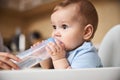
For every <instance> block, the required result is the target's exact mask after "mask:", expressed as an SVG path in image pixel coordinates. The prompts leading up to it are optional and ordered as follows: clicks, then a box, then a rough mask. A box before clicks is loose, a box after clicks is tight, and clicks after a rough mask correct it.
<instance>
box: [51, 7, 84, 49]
mask: <svg viewBox="0 0 120 80" xmlns="http://www.w3.org/2000/svg"><path fill="white" fill-rule="evenodd" d="M51 22H52V27H53V32H52V37H54V38H57V39H58V40H60V41H61V42H63V43H64V45H65V48H66V49H67V50H72V49H75V48H76V47H78V46H79V45H81V44H82V42H83V35H84V28H82V26H81V25H80V23H81V21H80V16H78V15H77V13H76V7H73V6H72V7H70V6H69V7H67V8H61V9H59V10H57V11H55V12H54V13H53V14H52V15H51Z"/></svg>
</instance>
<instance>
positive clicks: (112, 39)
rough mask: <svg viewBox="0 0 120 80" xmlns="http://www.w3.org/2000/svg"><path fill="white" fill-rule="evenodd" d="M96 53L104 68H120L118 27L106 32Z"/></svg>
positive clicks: (119, 28) (119, 30)
mask: <svg viewBox="0 0 120 80" xmlns="http://www.w3.org/2000/svg"><path fill="white" fill-rule="evenodd" d="M98 53H99V55H100V57H101V60H102V63H103V66H104V67H120V25H116V26H114V27H113V28H112V29H110V30H109V31H108V32H107V34H106V35H105V37H104V38H103V41H102V43H101V45H100V48H99V51H98Z"/></svg>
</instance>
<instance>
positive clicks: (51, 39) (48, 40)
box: [47, 37, 55, 42]
mask: <svg viewBox="0 0 120 80" xmlns="http://www.w3.org/2000/svg"><path fill="white" fill-rule="evenodd" d="M47 42H55V40H54V38H52V37H51V38H48V39H47Z"/></svg>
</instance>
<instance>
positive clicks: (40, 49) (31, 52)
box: [16, 38, 55, 69]
mask: <svg viewBox="0 0 120 80" xmlns="http://www.w3.org/2000/svg"><path fill="white" fill-rule="evenodd" d="M48 42H55V41H54V39H53V38H48V39H47V40H45V41H44V42H42V43H40V44H39V45H37V46H35V47H33V48H30V49H28V50H25V51H24V52H22V53H19V54H18V55H17V56H18V57H19V58H20V59H22V61H20V62H17V63H16V64H17V65H18V66H19V67H20V68H21V69H24V68H30V67H32V66H34V65H36V64H37V63H39V62H40V61H42V60H45V59H47V58H49V57H50V56H49V54H48V53H47V51H46V49H45V47H46V44H47V43H48Z"/></svg>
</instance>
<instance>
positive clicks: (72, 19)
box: [40, 0, 102, 69]
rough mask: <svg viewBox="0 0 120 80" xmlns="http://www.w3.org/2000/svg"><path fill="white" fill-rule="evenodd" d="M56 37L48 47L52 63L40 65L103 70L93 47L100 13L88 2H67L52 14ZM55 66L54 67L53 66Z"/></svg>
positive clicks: (54, 35) (56, 8)
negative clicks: (98, 68)
mask: <svg viewBox="0 0 120 80" xmlns="http://www.w3.org/2000/svg"><path fill="white" fill-rule="evenodd" d="M51 23H52V27H53V32H52V37H53V38H55V43H53V42H50V43H49V44H48V46H47V47H46V49H47V52H48V53H49V54H50V56H51V60H50V59H48V60H46V61H43V62H40V65H41V67H42V68H52V67H51V66H52V65H53V68H55V69H79V68H97V67H102V64H101V60H100V58H99V56H98V54H97V50H96V48H95V47H94V46H93V44H92V42H91V39H92V38H93V37H94V34H95V31H96V29H97V25H98V14H97V12H96V9H95V7H94V6H93V4H92V3H91V2H90V1H88V0H64V1H62V2H61V3H60V4H59V5H57V6H56V7H55V8H54V12H53V14H52V15H51ZM51 64H52V65H51Z"/></svg>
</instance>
